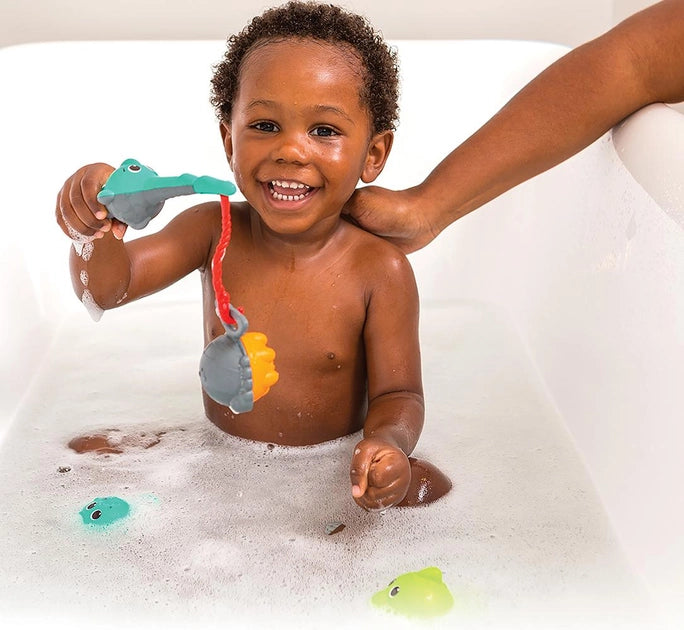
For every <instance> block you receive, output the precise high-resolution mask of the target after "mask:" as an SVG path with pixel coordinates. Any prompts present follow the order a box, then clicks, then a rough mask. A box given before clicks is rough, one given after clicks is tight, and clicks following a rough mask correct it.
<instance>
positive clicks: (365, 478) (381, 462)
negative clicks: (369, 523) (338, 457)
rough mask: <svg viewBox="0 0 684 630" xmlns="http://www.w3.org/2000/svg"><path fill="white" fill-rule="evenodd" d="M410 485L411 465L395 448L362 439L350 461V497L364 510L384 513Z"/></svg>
mask: <svg viewBox="0 0 684 630" xmlns="http://www.w3.org/2000/svg"><path fill="white" fill-rule="evenodd" d="M410 481H411V465H410V464H409V460H408V457H407V456H406V454H405V453H404V452H403V451H402V450H401V449H400V448H397V447H396V446H393V445H391V444H389V443H388V442H385V441H383V440H380V439H377V438H365V439H363V440H361V441H360V442H359V443H358V444H357V445H356V448H355V449H354V456H353V457H352V461H351V482H352V496H353V497H354V501H356V502H357V503H358V504H359V505H360V506H361V507H362V508H364V509H365V510H385V509H387V508H389V507H392V506H393V505H396V504H397V503H399V502H400V501H401V500H402V499H403V498H404V497H405V496H406V492H407V490H408V487H409V483H410Z"/></svg>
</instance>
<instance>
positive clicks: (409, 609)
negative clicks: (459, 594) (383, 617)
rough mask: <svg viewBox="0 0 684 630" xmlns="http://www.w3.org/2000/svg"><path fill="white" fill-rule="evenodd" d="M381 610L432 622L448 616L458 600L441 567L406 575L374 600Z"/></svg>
mask: <svg viewBox="0 0 684 630" xmlns="http://www.w3.org/2000/svg"><path fill="white" fill-rule="evenodd" d="M371 603H372V604H373V605H374V606H377V607H378V608H382V609H384V610H388V611H391V612H395V613H398V614H400V615H404V616H406V617H418V618H423V619H426V618H429V617H438V616H440V615H444V614H446V613H447V612H449V610H450V609H451V607H452V606H453V605H454V598H453V596H452V595H451V593H450V592H449V589H448V588H447V585H446V584H445V583H444V581H443V580H442V572H441V571H440V570H439V569H438V568H437V567H428V568H427V569H423V570H422V571H416V572H412V573H404V574H403V575H400V576H399V577H398V578H396V579H394V580H392V582H390V584H389V586H388V587H387V588H385V589H383V590H382V591H378V592H377V593H376V594H375V595H373V597H372V598H371Z"/></svg>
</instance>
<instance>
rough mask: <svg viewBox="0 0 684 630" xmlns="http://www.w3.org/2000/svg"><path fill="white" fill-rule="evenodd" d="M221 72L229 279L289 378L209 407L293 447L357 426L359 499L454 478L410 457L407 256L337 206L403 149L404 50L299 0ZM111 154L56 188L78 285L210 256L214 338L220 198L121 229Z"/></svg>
mask: <svg viewBox="0 0 684 630" xmlns="http://www.w3.org/2000/svg"><path fill="white" fill-rule="evenodd" d="M212 84H213V96H212V103H213V104H214V106H215V107H216V110H217V113H218V115H219V118H220V132H221V137H222V139H223V145H224V148H225V152H226V157H227V159H228V162H229V164H230V167H231V169H232V171H233V175H234V180H235V183H236V184H237V186H238V187H239V188H240V190H241V191H242V193H243V194H244V196H245V198H246V199H247V202H246V203H234V204H233V205H232V212H231V216H232V238H231V242H230V246H229V247H228V250H227V253H226V256H225V258H224V261H223V277H224V281H225V283H226V287H227V289H228V291H229V292H230V294H231V301H232V302H233V303H234V304H236V305H239V306H242V307H243V308H244V310H245V312H246V313H247V315H248V317H249V321H250V330H254V331H260V332H264V333H265V334H266V335H267V336H268V340H269V346H271V347H273V348H274V349H275V351H276V367H277V370H278V372H279V374H280V380H279V382H278V383H277V384H276V385H275V386H274V387H273V388H272V389H271V391H270V392H269V393H268V395H266V396H264V397H263V398H261V399H260V400H259V401H258V402H257V403H256V404H255V406H254V409H253V411H251V412H249V413H245V414H239V415H237V414H234V413H233V412H232V411H231V410H230V409H229V408H227V407H223V406H222V405H220V404H218V403H217V402H215V401H214V400H212V399H211V398H209V397H208V396H207V395H206V394H204V407H205V410H206V414H207V416H208V417H209V419H210V420H211V421H212V422H214V423H215V424H216V425H217V426H218V427H220V428H221V429H223V430H224V431H227V432H228V433H231V434H233V435H236V436H239V437H242V438H248V439H253V440H262V441H267V442H275V443H278V444H284V445H304V444H314V443H317V442H322V441H325V440H332V439H335V438H339V437H341V436H344V435H348V434H350V433H353V432H355V431H357V430H359V429H361V428H362V427H363V439H362V440H361V441H360V442H359V443H358V445H357V446H356V448H355V450H354V453H353V456H352V461H351V481H352V496H353V497H354V500H355V501H356V502H357V503H358V504H359V505H360V506H362V507H364V508H365V509H368V510H374V509H384V508H387V507H390V506H393V505H397V504H409V505H410V504H416V503H426V502H429V501H431V500H434V499H436V498H438V497H439V496H441V495H442V494H444V493H445V492H447V491H448V489H449V487H450V484H449V482H448V480H446V478H445V477H444V476H443V475H442V474H441V473H440V472H439V471H438V470H436V469H434V467H432V466H430V465H429V464H427V463H425V462H421V461H419V460H413V459H411V460H409V457H408V456H409V454H410V453H411V451H412V450H413V448H414V447H415V445H416V442H417V440H418V437H419V435H420V432H421V429H422V426H423V416H424V405H423V391H422V383H421V369H420V351H419V345H418V296H417V290H416V286H415V280H414V278H413V273H412V270H411V267H410V265H409V263H408V261H407V260H406V258H405V257H404V255H403V254H401V252H400V251H399V250H398V249H396V248H395V247H394V246H392V245H390V244H389V243H387V242H385V241H383V240H381V239H380V238H377V237H375V236H372V235H370V234H368V233H366V232H363V231H362V230H360V229H358V228H356V227H355V226H353V225H351V224H350V223H348V222H346V221H344V220H341V217H340V215H341V211H342V207H343V205H344V204H345V202H346V201H347V200H348V199H349V198H350V196H351V195H352V193H353V192H354V189H355V187H356V185H357V183H358V180H359V179H361V180H362V181H363V182H372V181H373V180H375V178H376V177H377V176H378V175H379V174H380V172H381V171H382V169H383V167H384V165H385V161H386V160H387V157H388V155H389V152H390V149H391V147H392V140H393V129H394V124H395V120H396V116H397V93H398V68H397V63H396V58H395V55H394V54H393V52H392V51H391V50H390V49H389V48H388V47H387V45H386V44H385V43H384V42H383V41H382V39H381V38H380V37H379V35H378V34H376V33H375V32H374V31H373V29H372V28H371V27H370V26H369V25H368V24H367V23H366V21H365V20H364V19H363V18H361V17H359V16H356V15H353V14H350V13H347V12H345V11H343V10H342V9H340V8H337V7H334V6H331V5H318V4H313V3H300V2H291V3H289V4H287V5H285V6H283V7H280V8H276V9H271V10H268V11H266V12H265V13H264V14H263V15H261V16H260V17H257V18H255V19H254V20H253V21H252V22H251V23H250V24H249V25H248V26H247V27H246V28H245V29H244V30H243V31H242V32H241V33H239V34H237V35H234V36H232V37H231V38H230V39H229V47H228V50H227V52H226V55H225V57H224V59H223V61H222V62H221V63H220V64H219V65H218V66H217V68H216V71H215V75H214V77H213V80H212ZM112 170H113V169H112V167H110V166H107V165H104V164H96V165H90V166H86V167H84V168H82V169H80V170H79V171H77V172H76V173H75V174H74V175H72V176H71V177H70V178H69V179H68V180H67V181H66V183H65V184H64V187H63V188H62V190H61V191H60V194H59V197H58V202H57V220H58V223H59V224H60V226H61V227H62V229H63V231H64V232H65V233H66V234H67V235H69V236H70V237H71V238H77V239H82V240H90V241H91V242H92V251H90V252H89V256H79V255H78V253H77V252H76V251H72V252H71V258H70V266H71V274H72V278H73V281H74V282H73V283H74V287H75V290H76V292H77V293H79V294H80V293H81V292H82V291H83V285H82V283H81V282H80V281H79V278H80V274H81V272H82V271H86V272H87V274H88V278H89V282H88V290H89V291H90V293H91V294H92V298H93V299H94V301H95V302H96V304H97V305H98V306H99V307H101V308H103V309H108V308H114V307H117V306H119V305H122V304H126V303H128V302H131V301H133V300H136V299H138V298H140V297H142V296H145V295H148V294H150V293H153V292H155V291H158V290H160V289H162V288H164V287H166V286H168V285H170V284H171V283H173V282H174V281H176V280H178V279H179V278H181V277H183V276H185V275H186V274H188V273H190V272H191V271H194V270H199V271H200V273H201V275H202V287H203V296H204V297H203V309H204V340H205V344H208V343H209V342H211V341H212V340H213V339H214V338H216V337H217V336H219V335H221V334H223V332H224V329H223V326H222V324H221V322H220V320H219V318H218V317H217V315H216V311H215V295H214V291H213V288H212V282H211V259H212V256H213V254H214V251H215V248H216V245H217V242H218V240H219V236H220V232H221V214H220V208H219V203H218V202H217V201H212V202H209V203H203V204H200V205H197V206H194V207H192V208H190V209H189V210H186V211H185V212H183V213H181V214H180V215H179V216H177V217H176V218H174V219H173V220H172V221H171V222H170V223H169V224H168V225H167V226H166V227H165V228H164V229H162V230H161V231H160V232H158V233H157V234H154V235H150V236H146V237H143V238H139V239H136V240H132V241H130V242H126V243H124V242H123V240H122V237H123V233H124V231H125V228H126V226H124V225H123V224H120V223H118V222H117V221H115V220H114V221H110V220H109V219H107V218H106V210H105V209H104V208H103V207H102V206H101V205H99V204H98V202H97V200H96V195H97V193H98V192H99V190H100V188H101V187H102V185H103V184H104V182H105V181H106V179H107V177H108V176H109V174H110V173H111V172H112ZM72 249H73V248H72ZM86 258H87V259H86ZM412 469H413V473H412ZM426 492H427V494H426ZM402 501H403V503H402Z"/></svg>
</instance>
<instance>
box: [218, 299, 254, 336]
mask: <svg viewBox="0 0 684 630" xmlns="http://www.w3.org/2000/svg"><path fill="white" fill-rule="evenodd" d="M228 311H229V313H230V316H231V317H232V318H233V319H234V320H235V325H230V324H226V322H221V323H222V324H223V327H224V328H225V329H226V335H227V336H228V337H229V338H230V339H232V340H234V341H237V340H238V339H240V337H242V335H243V334H244V333H246V332H247V328H248V327H249V322H248V321H247V318H246V317H245V316H244V315H243V314H242V313H241V312H240V311H238V310H237V309H236V308H235V307H234V306H233V305H232V304H230V305H229V306H228Z"/></svg>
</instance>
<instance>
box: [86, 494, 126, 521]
mask: <svg viewBox="0 0 684 630" xmlns="http://www.w3.org/2000/svg"><path fill="white" fill-rule="evenodd" d="M130 511H131V506H130V505H128V503H126V501H124V500H123V499H120V498H119V497H98V498H97V499H93V500H92V501H91V502H90V503H89V504H88V505H86V506H85V507H84V508H83V509H82V510H81V511H80V512H79V514H80V515H81V518H82V519H83V522H84V523H85V524H86V525H97V526H98V527H105V526H107V525H111V524H112V523H114V522H115V521H118V520H120V519H122V518H126V517H127V516H128V513H129V512H130Z"/></svg>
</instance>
